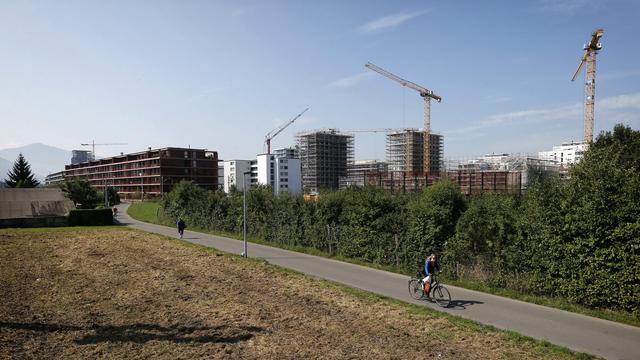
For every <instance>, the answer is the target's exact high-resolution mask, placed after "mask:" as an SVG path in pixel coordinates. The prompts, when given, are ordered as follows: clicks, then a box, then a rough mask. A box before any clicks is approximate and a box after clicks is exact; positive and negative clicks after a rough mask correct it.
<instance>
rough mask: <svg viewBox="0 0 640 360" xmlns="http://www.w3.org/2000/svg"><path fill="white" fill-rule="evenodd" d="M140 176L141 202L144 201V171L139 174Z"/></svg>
mask: <svg viewBox="0 0 640 360" xmlns="http://www.w3.org/2000/svg"><path fill="white" fill-rule="evenodd" d="M138 175H140V202H142V201H144V184H143V180H142V171H140V172H139V173H138Z"/></svg>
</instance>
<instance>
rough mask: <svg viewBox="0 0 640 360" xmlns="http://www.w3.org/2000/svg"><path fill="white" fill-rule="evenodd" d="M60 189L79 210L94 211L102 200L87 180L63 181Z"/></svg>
mask: <svg viewBox="0 0 640 360" xmlns="http://www.w3.org/2000/svg"><path fill="white" fill-rule="evenodd" d="M60 189H62V191H63V192H64V194H65V196H66V197H67V198H69V200H71V201H73V203H74V204H75V205H76V207H77V208H80V209H95V207H96V206H97V205H98V204H100V203H101V202H102V198H101V197H100V195H99V194H98V192H97V191H96V189H94V188H92V187H91V185H90V184H89V181H88V180H83V179H81V180H70V181H65V182H64V183H62V184H61V185H60Z"/></svg>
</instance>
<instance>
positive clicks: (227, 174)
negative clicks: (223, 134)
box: [224, 160, 251, 193]
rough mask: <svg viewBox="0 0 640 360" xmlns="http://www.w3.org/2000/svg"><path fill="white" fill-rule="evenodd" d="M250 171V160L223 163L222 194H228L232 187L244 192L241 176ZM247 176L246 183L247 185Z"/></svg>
mask: <svg viewBox="0 0 640 360" xmlns="http://www.w3.org/2000/svg"><path fill="white" fill-rule="evenodd" d="M247 171H251V160H228V161H225V162H224V192H226V193H228V192H229V191H230V190H231V187H232V186H235V187H236V189H237V190H238V191H242V190H244V186H243V182H242V175H243V173H244V172H247ZM249 177H250V176H247V183H249Z"/></svg>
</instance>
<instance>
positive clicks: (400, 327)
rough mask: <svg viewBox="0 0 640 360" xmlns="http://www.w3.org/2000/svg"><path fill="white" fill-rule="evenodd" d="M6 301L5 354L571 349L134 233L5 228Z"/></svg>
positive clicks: (455, 354)
mask: <svg viewBox="0 0 640 360" xmlns="http://www.w3.org/2000/svg"><path fill="white" fill-rule="evenodd" d="M0 297H1V299H2V301H1V302H0V358H11V359H23V358H49V359H53V358H83V359H84V358H130V359H140V358H153V359H198V358H222V359H226V358H229V359H231V358H233V359H237V358H251V359H256V358H261V359H263V358H265V359H269V358H272V359H286V358H293V359H304V358H327V359H329V358H340V359H344V358H347V359H349V358H367V359H369V358H376V359H393V358H399V359H400V358H402V359H409V358H411V359H415V358H422V359H424V358H438V359H534V358H535V359H537V358H541V357H549V358H564V357H571V355H568V354H563V353H559V352H549V351H547V350H545V349H546V347H544V346H540V345H539V344H537V343H535V342H528V341H516V340H513V339H512V338H511V337H509V336H508V335H507V334H505V333H503V332H497V331H493V330H488V329H481V328H479V327H474V326H468V325H464V323H463V322H460V323H457V322H452V321H451V320H449V319H448V318H446V317H444V316H442V315H439V314H436V313H429V312H424V311H414V310H412V309H411V307H409V306H405V305H401V304H397V303H394V302H391V301H386V300H380V299H376V298H374V297H371V298H367V297H362V296H355V295H353V294H350V293H349V292H347V291H344V290H343V289H341V288H340V287H339V286H333V285H330V284H327V283H326V282H323V281H320V280H315V279H311V278H309V277H306V276H303V275H300V274H295V273H291V272H285V271H282V270H280V269H277V268H275V267H273V266H270V265H268V264H264V263H260V262H258V261H255V260H246V259H242V258H238V257H236V256H232V255H225V254H221V253H217V252H215V251H205V250H203V249H201V248H197V247H193V246H185V245H184V244H182V243H179V242H176V241H172V240H167V239H166V238H162V237H159V236H157V235H152V234H147V233H143V232H138V231H131V230H125V229H123V230H119V229H111V230H92V231H63V232H40V233H38V232H16V231H11V230H6V231H0Z"/></svg>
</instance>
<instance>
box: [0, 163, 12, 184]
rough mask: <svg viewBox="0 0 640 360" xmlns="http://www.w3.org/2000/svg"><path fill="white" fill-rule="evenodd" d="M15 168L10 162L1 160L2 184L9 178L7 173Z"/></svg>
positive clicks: (0, 176) (0, 177) (0, 173)
mask: <svg viewBox="0 0 640 360" xmlns="http://www.w3.org/2000/svg"><path fill="white" fill-rule="evenodd" d="M12 168H13V163H12V162H11V161H9V160H6V159H3V158H0V182H2V181H4V180H5V179H6V178H7V173H8V172H9V170H11V169H12Z"/></svg>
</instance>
